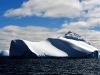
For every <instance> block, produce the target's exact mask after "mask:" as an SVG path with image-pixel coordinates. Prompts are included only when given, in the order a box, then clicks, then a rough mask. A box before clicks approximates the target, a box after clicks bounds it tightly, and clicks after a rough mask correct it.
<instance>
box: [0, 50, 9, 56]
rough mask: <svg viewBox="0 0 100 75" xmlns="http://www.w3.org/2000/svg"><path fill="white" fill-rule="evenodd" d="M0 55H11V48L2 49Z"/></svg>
mask: <svg viewBox="0 0 100 75" xmlns="http://www.w3.org/2000/svg"><path fill="white" fill-rule="evenodd" d="M0 56H9V50H2V51H1V53H0Z"/></svg>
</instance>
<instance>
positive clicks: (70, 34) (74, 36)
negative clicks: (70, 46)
mask: <svg viewBox="0 0 100 75" xmlns="http://www.w3.org/2000/svg"><path fill="white" fill-rule="evenodd" d="M64 37H65V38H67V39H74V40H77V41H83V42H85V43H87V44H89V45H90V43H89V42H88V41H87V40H86V39H85V38H83V37H82V36H80V35H79V34H77V33H75V32H72V31H69V32H68V33H66V34H65V36H64Z"/></svg>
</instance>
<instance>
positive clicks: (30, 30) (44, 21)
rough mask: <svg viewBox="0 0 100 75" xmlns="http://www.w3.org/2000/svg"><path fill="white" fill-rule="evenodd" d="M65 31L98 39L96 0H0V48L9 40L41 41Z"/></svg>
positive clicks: (99, 10)
mask: <svg viewBox="0 0 100 75" xmlns="http://www.w3.org/2000/svg"><path fill="white" fill-rule="evenodd" d="M69 30H71V31H74V32H76V33H78V34H80V35H82V36H83V37H85V38H87V39H88V40H91V39H96V40H99V38H100V37H99V36H98V35H100V0H57V1H56V0H0V34H1V35H0V42H3V41H4V42H3V43H0V48H1V49H8V48H9V44H10V41H11V40H12V39H25V40H29V41H41V40H44V39H46V38H48V37H58V36H63V35H64V34H65V33H66V32H67V31H69ZM23 31H24V32H23ZM91 33H92V34H91ZM94 36H97V37H94ZM6 37H8V38H6ZM91 42H92V44H93V45H94V46H96V47H98V48H100V47H99V45H96V43H98V41H96V43H95V42H94V41H91Z"/></svg>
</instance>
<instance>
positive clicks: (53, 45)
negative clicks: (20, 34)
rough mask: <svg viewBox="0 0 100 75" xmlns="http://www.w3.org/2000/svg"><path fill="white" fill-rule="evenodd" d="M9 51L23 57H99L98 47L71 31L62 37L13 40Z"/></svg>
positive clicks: (11, 54)
mask: <svg viewBox="0 0 100 75" xmlns="http://www.w3.org/2000/svg"><path fill="white" fill-rule="evenodd" d="M9 51H10V52H9V56H21V57H87V58H98V57H99V52H98V51H99V50H98V49H97V48H95V47H93V46H91V44H90V43H89V42H88V41H86V39H84V38H83V37H81V36H80V35H78V34H76V33H74V32H71V31H69V32H68V33H66V34H65V35H64V36H62V37H58V38H47V39H46V40H44V41H40V42H31V41H27V40H22V39H16V40H12V41H11V44H10V50H9Z"/></svg>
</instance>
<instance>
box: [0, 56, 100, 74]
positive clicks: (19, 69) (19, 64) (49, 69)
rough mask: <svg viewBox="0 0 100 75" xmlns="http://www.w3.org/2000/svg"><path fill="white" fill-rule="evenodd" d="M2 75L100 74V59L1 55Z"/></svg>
mask: <svg viewBox="0 0 100 75" xmlns="http://www.w3.org/2000/svg"><path fill="white" fill-rule="evenodd" d="M0 75H100V59H97V58H21V57H0Z"/></svg>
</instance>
